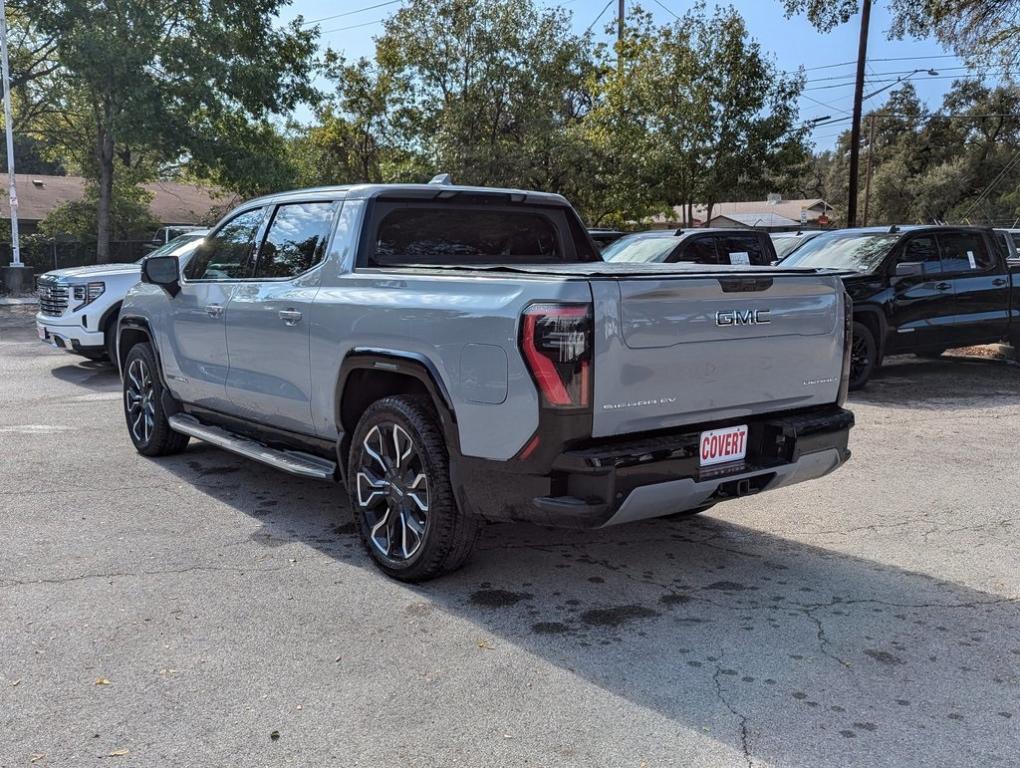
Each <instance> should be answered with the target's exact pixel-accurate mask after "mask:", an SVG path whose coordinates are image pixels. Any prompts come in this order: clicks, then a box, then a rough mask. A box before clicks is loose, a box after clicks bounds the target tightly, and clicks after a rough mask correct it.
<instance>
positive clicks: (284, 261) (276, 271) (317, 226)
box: [255, 202, 335, 278]
mask: <svg viewBox="0 0 1020 768" xmlns="http://www.w3.org/2000/svg"><path fill="white" fill-rule="evenodd" d="M334 210H335V204H334V203H332V202H325V203H288V204H287V205H281V206H279V207H278V208H277V209H276V213H274V214H273V220H272V222H271V223H270V224H269V229H268V231H267V232H266V237H265V239H264V240H263V241H262V246H261V247H260V248H259V258H258V263H257V265H256V267H255V277H261V278H281V277H282V278H286V277H294V276H295V275H300V274H301V273H302V272H306V271H307V270H309V269H311V268H312V267H314V266H315V265H316V264H318V263H319V262H320V261H322V257H323V255H324V254H325V252H326V240H327V239H329V231H330V228H331V227H332V225H333V212H334Z"/></svg>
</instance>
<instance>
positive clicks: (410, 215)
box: [370, 206, 565, 267]
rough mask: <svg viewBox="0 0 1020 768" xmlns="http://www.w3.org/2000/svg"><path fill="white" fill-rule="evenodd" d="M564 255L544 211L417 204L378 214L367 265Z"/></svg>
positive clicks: (540, 259)
mask: <svg viewBox="0 0 1020 768" xmlns="http://www.w3.org/2000/svg"><path fill="white" fill-rule="evenodd" d="M564 259H565V256H564V253H563V250H562V247H561V245H560V239H559V236H558V234H557V231H556V226H555V225H554V224H553V222H552V221H551V220H550V218H549V217H548V216H546V215H545V214H544V213H539V212H532V211H520V210H518V211H503V210H486V209H484V208H482V207H477V208H456V207H452V206H435V207H419V206H415V207H407V208H396V209H394V210H392V211H390V212H389V213H387V214H385V215H384V216H383V217H382V220H381V221H380V222H379V226H378V230H377V232H376V237H375V248H374V253H373V254H372V258H371V262H370V266H377V267H387V266H413V265H422V266H428V265H443V266H456V265H474V264H480V265H481V264H506V265H513V264H549V263H556V262H560V261H563V260H564Z"/></svg>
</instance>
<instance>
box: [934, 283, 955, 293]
mask: <svg viewBox="0 0 1020 768" xmlns="http://www.w3.org/2000/svg"><path fill="white" fill-rule="evenodd" d="M952 287H953V286H952V284H951V283H936V284H935V290H937V291H948V290H949V289H950V288H952Z"/></svg>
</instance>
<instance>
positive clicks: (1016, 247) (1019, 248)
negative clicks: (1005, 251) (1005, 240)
mask: <svg viewBox="0 0 1020 768" xmlns="http://www.w3.org/2000/svg"><path fill="white" fill-rule="evenodd" d="M1009 236H1010V237H1012V238H1013V251H1014V252H1016V253H1020V232H1010V233H1009Z"/></svg>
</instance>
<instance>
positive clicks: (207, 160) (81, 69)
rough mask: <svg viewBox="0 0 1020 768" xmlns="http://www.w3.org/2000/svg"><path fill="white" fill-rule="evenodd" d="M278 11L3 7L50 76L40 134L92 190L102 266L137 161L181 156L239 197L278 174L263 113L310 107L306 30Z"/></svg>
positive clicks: (30, 3)
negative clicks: (118, 186)
mask: <svg viewBox="0 0 1020 768" xmlns="http://www.w3.org/2000/svg"><path fill="white" fill-rule="evenodd" d="M283 2H284V0H260V1H259V2H249V1H248V0H217V2H214V3H208V2H204V0H176V1H175V2H138V1H134V2H116V3H113V2H110V3H95V2H93V1H92V0H13V2H12V3H11V6H12V11H13V14H14V18H16V19H23V20H25V24H28V25H30V26H31V28H32V35H33V36H34V37H35V38H37V39H40V40H43V41H45V43H46V45H47V46H48V47H47V48H46V55H47V57H48V60H50V61H52V63H53V67H54V70H53V73H52V77H51V78H50V80H51V81H52V87H51V89H50V92H49V93H48V94H47V98H46V101H47V102H48V103H49V105H50V107H49V109H47V110H46V112H45V116H44V117H45V122H46V125H45V127H44V129H43V130H45V132H46V133H47V135H48V136H49V137H50V138H51V140H53V141H54V142H56V143H59V144H60V145H61V146H62V147H63V148H64V149H65V150H66V151H67V153H68V154H69V155H74V156H77V158H78V163H79V164H80V165H81V167H82V168H83V170H84V171H85V172H86V174H87V175H88V176H89V177H90V178H93V179H95V181H96V182H97V190H98V192H97V201H96V217H97V249H98V252H99V257H100V260H105V258H107V256H108V247H107V241H108V239H109V236H110V215H111V205H112V196H113V191H112V182H113V179H114V176H115V170H116V169H121V168H124V167H128V168H134V167H137V165H138V163H137V161H136V158H138V157H140V156H142V157H146V158H148V161H149V163H150V167H159V166H160V165H162V164H165V163H176V162H179V161H180V159H181V158H186V159H187V160H188V162H189V164H190V165H191V168H192V170H193V171H194V172H197V173H202V174H204V175H207V176H210V177H212V178H215V179H217V180H219V181H222V182H224V183H228V184H231V185H234V186H235V187H236V188H238V189H240V190H244V191H251V190H259V189H271V188H276V187H277V185H278V184H279V183H280V181H281V179H285V178H287V177H288V173H290V171H289V169H288V167H287V164H286V162H285V161H279V160H277V158H280V157H281V156H282V154H283V152H282V148H283V145H282V141H280V142H278V143H277V146H276V149H277V150H279V151H277V152H275V153H271V154H270V153H266V152H265V145H266V143H267V142H271V141H272V137H273V136H274V135H275V132H274V131H273V129H272V125H271V122H270V119H271V117H272V116H273V115H277V114H282V113H286V112H288V111H290V110H291V109H293V107H294V106H295V105H296V104H297V103H299V102H300V101H302V100H308V99H312V98H314V92H313V91H312V89H311V87H310V86H309V84H308V81H309V75H310V71H311V67H312V63H313V62H312V56H313V53H314V35H315V33H314V31H310V30H307V29H302V28H301V26H300V19H298V20H295V21H294V22H293V23H292V24H291V25H290V26H289V27H286V28H283V29H279V28H276V27H275V26H274V20H275V16H276V12H277V11H278V9H279V7H280V6H281V5H282V4H283ZM34 82H35V81H34ZM118 160H119V161H120V162H119V163H118V162H117V161H118Z"/></svg>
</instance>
